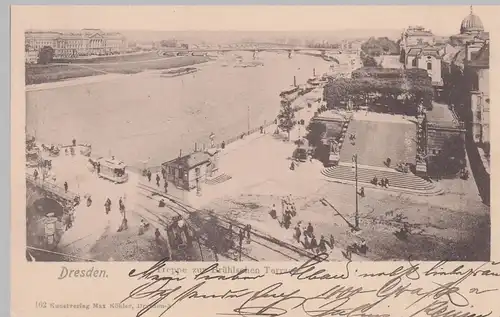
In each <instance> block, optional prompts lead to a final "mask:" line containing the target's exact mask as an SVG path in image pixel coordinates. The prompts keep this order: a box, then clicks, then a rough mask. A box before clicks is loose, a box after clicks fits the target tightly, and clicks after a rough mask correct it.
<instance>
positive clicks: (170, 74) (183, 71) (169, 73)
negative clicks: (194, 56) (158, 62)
mask: <svg viewBox="0 0 500 317" xmlns="http://www.w3.org/2000/svg"><path fill="white" fill-rule="evenodd" d="M197 71H198V68H195V67H184V68H178V69H173V70H167V71H164V72H162V73H161V75H160V77H177V76H182V75H187V74H191V73H196V72H197Z"/></svg>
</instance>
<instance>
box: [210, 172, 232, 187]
mask: <svg viewBox="0 0 500 317" xmlns="http://www.w3.org/2000/svg"><path fill="white" fill-rule="evenodd" d="M231 178H232V177H231V176H229V175H227V174H221V175H219V176H217V177H214V178H212V179H207V180H206V181H205V184H208V185H217V184H220V183H224V182H226V181H228V180H230V179H231Z"/></svg>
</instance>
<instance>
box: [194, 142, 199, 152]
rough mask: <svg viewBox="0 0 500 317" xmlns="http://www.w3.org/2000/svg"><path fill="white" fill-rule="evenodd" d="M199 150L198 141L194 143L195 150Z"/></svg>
mask: <svg viewBox="0 0 500 317" xmlns="http://www.w3.org/2000/svg"><path fill="white" fill-rule="evenodd" d="M197 150H198V143H196V142H195V143H194V151H195V152H197Z"/></svg>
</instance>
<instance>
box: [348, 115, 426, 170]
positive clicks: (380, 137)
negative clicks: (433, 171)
mask: <svg viewBox="0 0 500 317" xmlns="http://www.w3.org/2000/svg"><path fill="white" fill-rule="evenodd" d="M350 134H353V135H355V136H356V139H355V142H354V143H351V141H350V140H346V142H345V144H344V145H343V147H342V151H341V152H340V161H341V162H347V163H350V162H351V161H352V157H353V155H354V154H356V155H357V156H358V164H360V165H367V166H374V167H380V168H385V167H386V165H385V164H384V162H385V161H386V160H387V158H391V160H392V162H393V164H397V163H398V162H406V163H410V164H415V155H416V144H415V142H416V126H415V124H413V123H412V124H409V123H401V122H379V121H368V120H352V121H351V122H350V124H349V128H348V129H347V137H348V136H349V135H350Z"/></svg>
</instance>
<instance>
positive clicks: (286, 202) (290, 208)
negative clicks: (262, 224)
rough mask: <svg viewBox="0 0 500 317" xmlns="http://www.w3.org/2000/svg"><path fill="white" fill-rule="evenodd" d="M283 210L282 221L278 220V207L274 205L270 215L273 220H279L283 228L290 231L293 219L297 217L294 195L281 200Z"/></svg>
mask: <svg viewBox="0 0 500 317" xmlns="http://www.w3.org/2000/svg"><path fill="white" fill-rule="evenodd" d="M281 210H282V212H281V221H280V220H279V219H278V213H277V211H276V205H274V204H273V207H272V208H271V211H270V212H269V215H270V216H271V218H273V219H275V220H277V221H278V223H279V224H280V226H281V227H285V229H288V228H290V225H291V223H292V217H295V216H296V215H297V208H295V203H294V202H293V201H292V195H290V196H288V197H286V198H285V199H282V200H281Z"/></svg>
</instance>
